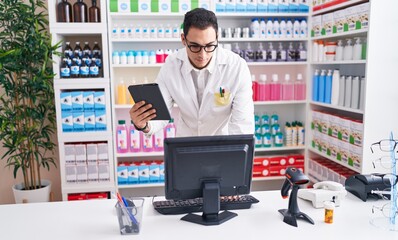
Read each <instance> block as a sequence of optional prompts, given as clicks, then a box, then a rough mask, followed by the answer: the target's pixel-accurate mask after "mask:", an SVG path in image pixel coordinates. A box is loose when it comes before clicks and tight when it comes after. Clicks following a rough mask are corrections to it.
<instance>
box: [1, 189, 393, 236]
mask: <svg viewBox="0 0 398 240" xmlns="http://www.w3.org/2000/svg"><path fill="white" fill-rule="evenodd" d="M251 194H252V195H253V196H255V197H256V198H258V199H259V200H260V203H257V204H254V205H253V206H252V208H251V209H247V210H237V211H234V212H236V213H238V216H237V217H235V218H233V219H231V220H229V221H227V222H225V223H223V224H221V225H218V226H202V225H198V224H193V223H189V222H185V221H181V220H180V218H181V217H182V216H183V215H161V214H159V213H157V212H156V211H155V210H154V209H153V208H152V205H151V204H152V198H146V202H145V206H144V216H143V223H142V228H141V233H140V235H135V236H134V235H125V236H122V235H120V233H119V225H118V220H117V216H116V211H115V209H114V205H115V203H116V200H114V199H112V200H98V201H74V202H51V203H31V204H19V205H0V239H7V240H11V239H18V240H20V239H41V240H47V239H51V240H54V239H57V240H58V239H68V240H74V239H85V240H102V239H112V240H114V239H150V240H158V239H159V240H163V239H198V240H199V239H200V240H204V239H209V240H213V239H245V240H246V239H253V240H258V239H292V240H293V239H306V240H310V239H322V240H328V239H330V240H338V239H341V240H343V239H348V238H349V237H355V239H360V240H364V239H372V240H376V239H380V240H381V239H383V240H384V239H395V240H396V239H398V232H392V231H387V230H383V229H380V228H376V227H374V226H372V225H371V224H370V223H369V220H370V219H371V218H372V217H373V216H372V215H373V214H372V206H373V205H378V206H380V205H382V204H383V201H377V202H374V201H373V202H366V203H364V202H362V201H361V200H360V199H358V198H356V197H355V196H353V195H351V194H348V195H347V197H346V199H344V201H343V202H342V205H341V206H340V207H337V208H336V209H335V214H334V223H333V224H326V223H324V222H323V217H324V216H323V214H324V210H323V209H315V208H313V207H312V205H311V204H310V203H309V202H306V201H304V200H301V199H299V202H298V204H299V208H300V210H301V211H302V212H304V213H307V214H308V215H309V216H310V217H311V218H312V219H313V220H314V222H315V225H311V224H309V223H307V222H305V221H302V220H298V227H297V228H296V227H292V226H290V225H287V224H286V223H284V222H283V221H282V215H281V214H280V213H279V212H278V209H282V208H287V206H288V200H287V199H282V198H281V196H280V192H279V191H267V192H252V193H251ZM378 214H379V213H378ZM380 214H381V213H380ZM378 216H380V215H378Z"/></svg>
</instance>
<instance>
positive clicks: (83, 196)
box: [68, 192, 109, 201]
mask: <svg viewBox="0 0 398 240" xmlns="http://www.w3.org/2000/svg"><path fill="white" fill-rule="evenodd" d="M108 198H109V193H107V192H93V193H72V194H68V201H76V200H94V199H95V200H101V199H108Z"/></svg>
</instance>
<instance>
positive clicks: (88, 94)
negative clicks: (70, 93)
mask: <svg viewBox="0 0 398 240" xmlns="http://www.w3.org/2000/svg"><path fill="white" fill-rule="evenodd" d="M83 109H84V111H94V91H84V92H83Z"/></svg>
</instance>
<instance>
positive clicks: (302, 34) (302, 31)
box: [300, 19, 308, 38]
mask: <svg viewBox="0 0 398 240" xmlns="http://www.w3.org/2000/svg"><path fill="white" fill-rule="evenodd" d="M307 32H308V29H307V21H306V20H305V19H302V20H301V22H300V38H306V37H307Z"/></svg>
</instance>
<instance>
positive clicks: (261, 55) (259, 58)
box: [255, 42, 267, 62]
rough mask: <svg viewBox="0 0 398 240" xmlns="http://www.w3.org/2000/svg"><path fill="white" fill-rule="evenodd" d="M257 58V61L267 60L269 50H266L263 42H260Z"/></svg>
mask: <svg viewBox="0 0 398 240" xmlns="http://www.w3.org/2000/svg"><path fill="white" fill-rule="evenodd" d="M255 58H256V61H257V62H266V61H267V51H265V49H264V47H263V43H262V42H260V43H259V44H258V49H257V51H256V57H255Z"/></svg>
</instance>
